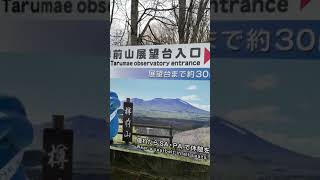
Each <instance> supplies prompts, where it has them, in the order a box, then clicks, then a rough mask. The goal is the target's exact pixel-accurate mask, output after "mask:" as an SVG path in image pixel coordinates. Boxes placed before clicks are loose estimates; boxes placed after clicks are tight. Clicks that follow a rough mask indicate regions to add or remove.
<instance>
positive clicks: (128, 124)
mask: <svg viewBox="0 0 320 180" xmlns="http://www.w3.org/2000/svg"><path fill="white" fill-rule="evenodd" d="M123 108H124V111H123V130H122V132H123V134H122V140H123V141H125V142H126V144H129V142H132V129H133V128H132V120H133V114H132V113H133V103H132V102H130V98H127V101H126V102H124V103H123Z"/></svg>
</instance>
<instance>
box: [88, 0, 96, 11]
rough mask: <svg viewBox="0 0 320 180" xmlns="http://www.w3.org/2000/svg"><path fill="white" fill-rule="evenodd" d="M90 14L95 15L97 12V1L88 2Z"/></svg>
mask: <svg viewBox="0 0 320 180" xmlns="http://www.w3.org/2000/svg"><path fill="white" fill-rule="evenodd" d="M88 4H89V5H88V12H89V13H95V12H96V11H97V8H98V5H97V3H96V2H95V1H91V0H89V1H88Z"/></svg>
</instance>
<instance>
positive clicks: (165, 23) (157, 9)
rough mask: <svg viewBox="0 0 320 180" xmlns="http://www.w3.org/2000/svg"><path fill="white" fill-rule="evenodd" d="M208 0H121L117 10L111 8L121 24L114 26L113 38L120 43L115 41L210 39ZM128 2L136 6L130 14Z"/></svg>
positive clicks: (179, 41)
mask: <svg viewBox="0 0 320 180" xmlns="http://www.w3.org/2000/svg"><path fill="white" fill-rule="evenodd" d="M119 1H121V2H119ZM128 2H129V3H128ZM130 2H131V4H130ZM133 3H137V4H133ZM208 3H209V0H155V1H150V0H139V1H138V0H118V1H117V2H116V3H115V6H114V7H116V9H117V11H116V10H114V9H113V10H112V12H114V14H115V17H116V18H113V19H114V20H113V22H112V23H114V21H115V20H117V23H122V24H121V26H118V25H114V26H112V27H113V29H114V30H113V32H118V33H114V35H116V34H117V36H116V37H115V36H114V40H115V41H118V42H119V43H114V44H120V45H127V44H129V42H130V41H131V44H176V43H197V42H209V22H210V19H209V18H210V14H209V7H208V6H209V4H208ZM128 4H130V6H131V8H132V9H133V10H132V11H131V16H130V17H129V16H128V14H129V13H128V10H127V9H128V8H129V7H128ZM120 12H121V13H120ZM117 13H118V14H120V15H118V16H117V15H116V14H117ZM117 18H119V20H118V19H117ZM120 19H121V20H120ZM117 28H118V30H115V29H117ZM119 32H122V34H121V33H119ZM128 33H129V34H128ZM126 34H127V38H126ZM135 38H136V39H135Z"/></svg>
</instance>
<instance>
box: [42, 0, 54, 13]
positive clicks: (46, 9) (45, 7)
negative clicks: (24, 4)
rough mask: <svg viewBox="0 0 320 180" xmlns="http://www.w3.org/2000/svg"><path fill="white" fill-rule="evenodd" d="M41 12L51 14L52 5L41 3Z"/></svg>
mask: <svg viewBox="0 0 320 180" xmlns="http://www.w3.org/2000/svg"><path fill="white" fill-rule="evenodd" d="M41 11H42V12H46V13H50V12H52V3H51V2H50V1H42V2H41Z"/></svg>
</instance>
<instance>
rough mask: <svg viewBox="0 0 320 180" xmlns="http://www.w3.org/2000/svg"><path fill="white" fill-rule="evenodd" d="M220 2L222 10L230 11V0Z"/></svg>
mask: <svg viewBox="0 0 320 180" xmlns="http://www.w3.org/2000/svg"><path fill="white" fill-rule="evenodd" d="M220 4H221V11H222V12H224V13H227V12H229V9H228V6H227V5H228V0H220Z"/></svg>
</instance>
